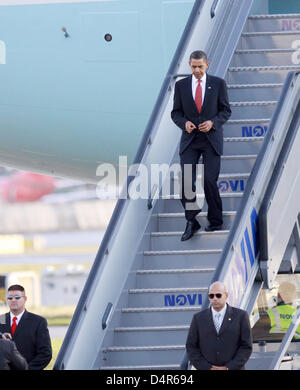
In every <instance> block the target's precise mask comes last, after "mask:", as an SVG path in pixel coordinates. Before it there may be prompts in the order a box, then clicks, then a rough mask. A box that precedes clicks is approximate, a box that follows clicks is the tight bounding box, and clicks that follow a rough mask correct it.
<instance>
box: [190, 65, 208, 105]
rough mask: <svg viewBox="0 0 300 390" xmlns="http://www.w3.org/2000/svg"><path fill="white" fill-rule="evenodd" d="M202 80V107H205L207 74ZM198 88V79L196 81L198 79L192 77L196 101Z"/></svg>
mask: <svg viewBox="0 0 300 390" xmlns="http://www.w3.org/2000/svg"><path fill="white" fill-rule="evenodd" d="M200 80H201V87H202V105H203V101H204V95H205V88H206V73H205V74H204V76H203V77H202V79H200ZM197 86H198V79H196V77H195V76H194V75H192V92H193V98H194V100H195V97H196V89H197Z"/></svg>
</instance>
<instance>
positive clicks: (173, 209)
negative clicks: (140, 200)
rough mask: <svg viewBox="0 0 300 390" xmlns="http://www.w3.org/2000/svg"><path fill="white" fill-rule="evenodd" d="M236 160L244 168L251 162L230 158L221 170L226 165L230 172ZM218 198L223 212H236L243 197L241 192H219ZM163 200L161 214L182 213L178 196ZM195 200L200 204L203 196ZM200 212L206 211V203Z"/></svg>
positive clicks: (168, 196) (198, 195)
mask: <svg viewBox="0 0 300 390" xmlns="http://www.w3.org/2000/svg"><path fill="white" fill-rule="evenodd" d="M236 160H239V164H240V165H245V166H249V164H250V163H251V162H252V161H250V160H249V159H246V160H244V161H243V160H240V159H232V158H231V159H228V160H224V162H223V163H222V165H223V167H222V170H224V166H225V168H226V163H227V165H228V166H227V170H231V166H232V161H236ZM243 162H245V164H242V163H243ZM253 164H254V161H253V163H252V165H253ZM238 168H239V167H237V168H236V170H238ZM220 196H221V199H222V205H223V210H224V211H228V210H237V209H238V207H239V205H240V203H241V200H242V197H243V192H220ZM163 199H165V200H167V201H166V202H164V204H163V210H162V211H163V212H165V213H178V212H181V211H182V204H181V202H180V198H179V195H178V194H175V195H167V196H163ZM197 199H199V204H200V203H202V200H204V194H197ZM202 210H203V211H207V203H206V202H205V201H204V204H203V207H202Z"/></svg>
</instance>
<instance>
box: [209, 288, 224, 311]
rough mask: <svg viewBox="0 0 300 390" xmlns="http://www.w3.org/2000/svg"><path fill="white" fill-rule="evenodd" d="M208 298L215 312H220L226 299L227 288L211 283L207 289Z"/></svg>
mask: <svg viewBox="0 0 300 390" xmlns="http://www.w3.org/2000/svg"><path fill="white" fill-rule="evenodd" d="M208 297H209V301H210V304H211V306H212V307H213V308H214V309H215V310H216V311H220V310H222V309H223V307H224V306H225V305H226V301H227V298H228V291H227V287H226V286H225V284H224V283H222V282H219V281H217V282H214V283H212V284H211V285H210V287H209V293H208Z"/></svg>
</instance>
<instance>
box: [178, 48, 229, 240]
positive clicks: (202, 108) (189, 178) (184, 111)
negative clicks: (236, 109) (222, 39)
mask: <svg viewBox="0 0 300 390" xmlns="http://www.w3.org/2000/svg"><path fill="white" fill-rule="evenodd" d="M189 65H190V67H191V70H192V74H191V75H190V76H188V77H186V78H184V79H181V80H179V81H177V82H176V84H175V93H174V104H173V110H172V112H171V118H172V120H173V121H174V123H175V124H176V125H177V126H178V127H179V128H180V129H181V130H182V135H181V140H180V147H179V155H180V165H181V170H182V191H181V192H182V193H181V202H182V205H183V207H184V209H185V217H186V220H187V223H186V228H185V232H184V234H183V236H182V237H181V240H182V241H186V240H188V239H190V238H191V237H192V236H193V234H194V233H195V232H196V231H197V230H198V229H200V227H201V226H200V224H199V222H198V221H197V220H196V215H197V214H198V213H199V212H200V211H201V210H200V209H199V208H198V207H197V205H196V204H195V199H196V196H195V190H196V186H195V182H196V175H197V164H198V162H199V159H200V157H201V155H202V156H203V163H204V194H205V198H206V202H207V205H208V211H207V219H208V222H209V225H208V226H207V227H206V228H205V230H206V231H214V230H220V229H221V228H222V224H223V219H222V201H221V198H220V194H219V189H218V186H217V180H218V177H219V173H220V158H221V155H222V153H223V129H222V125H223V124H224V123H225V122H226V121H227V120H228V119H229V117H230V115H231V109H230V105H229V102H228V95H227V88H226V83H225V81H224V80H223V79H221V78H219V77H215V76H211V75H208V74H207V73H206V71H207V69H208V67H209V62H208V60H207V56H206V54H205V53H204V52H203V51H200V50H198V51H194V52H193V53H192V54H191V55H190V61H189Z"/></svg>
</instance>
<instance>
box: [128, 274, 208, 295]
mask: <svg viewBox="0 0 300 390" xmlns="http://www.w3.org/2000/svg"><path fill="white" fill-rule="evenodd" d="M214 270H215V268H211V270H209V271H208V268H204V270H201V268H200V270H199V269H196V268H194V269H189V271H187V269H184V268H179V269H174V270H173V272H171V270H170V269H168V270H167V269H156V270H154V269H151V270H147V271H149V272H144V273H142V272H138V271H137V272H136V281H135V287H136V289H147V288H149V289H150V290H151V289H159V288H160V287H161V286H164V288H169V289H170V288H184V287H186V288H188V287H189V286H192V285H196V284H200V285H204V284H206V285H209V283H210V281H211V278H212V273H213V272H214ZM155 271H157V272H155ZM148 291H149V290H148ZM150 292H151V291H150ZM159 293H161V291H159ZM163 293H164V291H163Z"/></svg>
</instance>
